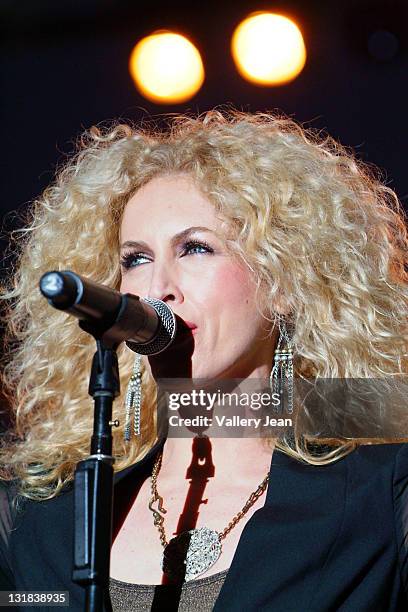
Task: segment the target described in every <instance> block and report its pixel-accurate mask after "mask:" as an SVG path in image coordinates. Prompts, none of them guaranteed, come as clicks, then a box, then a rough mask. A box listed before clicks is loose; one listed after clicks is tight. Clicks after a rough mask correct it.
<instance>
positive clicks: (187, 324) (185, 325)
mask: <svg viewBox="0 0 408 612" xmlns="http://www.w3.org/2000/svg"><path fill="white" fill-rule="evenodd" d="M180 318H181V317H180ZM179 331H180V333H183V332H184V333H187V332H189V333H190V334H192V335H195V333H196V332H197V325H196V324H195V323H193V322H192V321H186V320H185V319H181V325H180V326H179Z"/></svg>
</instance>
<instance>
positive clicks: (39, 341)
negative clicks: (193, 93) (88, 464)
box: [0, 111, 408, 500]
mask: <svg viewBox="0 0 408 612" xmlns="http://www.w3.org/2000/svg"><path fill="white" fill-rule="evenodd" d="M78 148H79V150H78V152H77V154H76V155H75V157H73V158H72V159H71V160H70V161H69V162H68V163H67V164H66V165H65V167H63V168H62V169H61V170H60V171H59V172H58V175H57V177H56V180H55V183H54V184H52V185H51V186H50V187H48V188H47V189H46V190H45V192H44V194H43V195H42V197H41V198H40V199H38V200H37V201H35V202H34V203H33V205H32V207H31V210H30V218H29V220H28V222H27V226H26V227H25V229H24V230H21V231H19V232H17V239H16V240H15V241H16V243H17V248H18V266H17V269H16V271H15V273H14V274H13V275H12V276H10V278H9V280H8V281H7V282H6V283H5V286H4V287H3V289H2V299H3V300H5V301H6V302H5V303H6V305H7V308H6V310H5V315H4V318H5V320H6V323H7V327H6V336H5V349H6V351H5V357H4V362H5V363H4V368H3V371H2V381H3V386H4V389H5V391H6V392H7V395H8V398H9V401H10V405H11V406H12V417H13V418H12V427H11V429H10V431H9V432H8V433H7V434H5V435H4V436H3V440H2V446H1V451H0V463H1V466H2V468H1V470H2V471H1V477H2V478H3V479H11V478H16V479H18V480H19V482H20V492H21V494H22V495H23V496H26V497H28V498H31V499H35V500H41V499H47V498H50V497H53V496H54V495H56V494H58V493H59V492H60V491H61V489H62V487H63V486H64V485H65V484H67V483H68V482H69V481H71V480H72V478H73V473H74V469H75V465H76V463H77V462H78V461H80V460H82V459H84V458H85V457H86V456H87V455H88V454H89V448H88V446H89V438H90V432H91V429H92V412H93V411H92V402H91V398H90V397H89V396H88V371H89V366H90V362H91V358H92V355H93V353H94V350H95V347H94V341H93V339H92V338H91V337H90V336H89V335H88V334H86V333H84V332H83V331H82V330H81V329H80V328H79V327H78V324H77V321H76V320H74V319H73V318H72V317H70V316H69V315H67V314H65V313H64V312H59V311H56V310H53V309H51V308H50V307H49V305H48V304H47V302H46V300H44V298H43V297H42V296H41V295H40V292H39V290H38V281H39V278H40V276H41V275H42V274H43V273H44V272H46V271H48V270H52V269H61V270H63V269H72V270H74V271H75V272H77V273H78V274H80V275H83V276H85V277H89V278H90V279H92V280H94V281H96V282H98V283H103V284H106V285H109V286H110V287H113V288H116V289H118V288H119V285H120V276H121V271H120V264H119V224H120V219H121V215H122V212H123V209H124V207H125V205H126V203H127V201H128V200H129V198H130V197H131V196H132V195H133V194H134V193H135V192H136V191H137V190H138V189H139V188H140V187H141V186H142V185H144V184H146V183H147V182H148V181H149V180H151V179H152V178H153V177H157V176H160V175H164V174H169V173H179V172H182V173H187V174H189V175H190V176H192V177H193V178H194V180H195V181H196V182H197V184H198V185H199V186H200V188H201V189H202V191H203V193H204V194H205V195H206V196H207V197H208V198H209V199H210V200H211V202H213V204H214V206H215V207H216V209H217V212H218V214H219V215H221V217H222V218H223V219H225V220H226V221H227V222H228V223H229V224H230V226H231V227H232V228H233V229H234V235H235V240H234V241H233V248H234V250H235V253H236V254H237V256H239V257H241V258H242V259H243V260H244V261H245V262H246V263H247V265H248V266H249V267H250V269H251V270H253V272H254V274H255V276H256V279H257V282H258V286H259V287H260V288H261V289H262V295H263V296H264V297H266V298H267V299H266V300H265V303H266V304H268V305H269V312H267V315H268V316H269V317H270V319H271V320H275V319H276V312H274V311H273V307H272V306H271V305H272V304H274V303H275V300H276V299H277V298H278V296H281V297H282V296H283V298H284V300H285V302H286V303H287V304H288V306H289V307H290V311H291V313H292V316H293V326H294V330H295V335H294V338H293V340H294V346H295V353H296V361H295V372H296V374H297V375H299V376H303V375H305V376H309V375H310V374H312V375H314V376H321V377H328V378H330V377H363V378H365V377H378V376H393V375H395V374H404V373H406V363H407V361H406V357H407V339H408V336H407V314H408V284H407V244H408V242H407V229H406V226H405V222H404V214H403V211H402V208H401V206H400V205H399V203H398V199H397V197H396V195H395V193H394V192H393V191H392V190H391V189H390V188H389V187H387V186H385V185H383V184H382V183H381V181H380V180H379V177H378V174H376V171H375V170H373V169H372V168H369V167H368V166H367V165H363V164H362V163H361V162H359V161H357V160H356V159H355V158H354V157H353V155H352V154H351V153H350V152H349V151H347V150H346V149H345V148H343V147H342V146H340V145H339V144H338V143H336V142H335V141H334V140H333V139H331V138H330V137H328V136H321V135H320V134H318V133H316V132H314V131H312V130H305V129H304V128H302V127H301V126H300V125H298V124H297V123H296V122H294V121H293V120H292V119H289V118H287V117H284V116H281V115H277V114H267V113H259V114H256V115H252V114H247V113H240V112H234V111H232V112H229V113H222V112H219V111H210V112H207V113H205V114H204V115H203V116H200V117H198V118H192V117H186V116H182V117H175V118H172V119H171V120H170V121H169V123H168V125H167V127H166V128H165V129H162V130H159V129H158V128H157V127H154V126H153V127H149V126H144V127H143V128H138V129H135V128H134V127H131V126H129V125H114V126H111V127H109V128H104V129H100V128H92V129H91V130H90V131H89V132H88V133H86V134H85V135H84V136H82V137H81V139H80V142H79V147H78ZM118 357H119V365H120V372H121V386H122V391H123V389H125V387H126V382H127V380H128V378H129V376H130V373H131V367H132V361H133V359H132V354H131V353H130V351H128V349H126V347H124V346H121V347H120V349H119V351H118ZM142 383H143V386H144V389H145V391H144V420H143V423H142V432H141V436H140V438H139V439H133V440H132V442H131V443H125V442H124V440H123V426H121V427H119V428H116V429H115V430H114V432H113V437H114V451H113V452H114V455H115V457H116V463H115V469H116V470H121V469H123V468H125V467H127V466H129V465H131V464H132V463H134V462H135V461H136V460H137V459H139V458H142V457H143V456H144V455H145V454H146V453H147V452H148V450H149V449H150V448H151V447H152V445H153V444H154V442H155V440H156V414H155V385H154V381H153V380H152V379H151V378H150V375H149V374H148V372H147V371H144V372H143V378H142ZM122 405H123V393H122V396H121V397H120V398H119V399H118V400H117V401H116V402H115V403H114V414H113V418H119V417H121V416H123V415H122V414H121V413H122ZM122 420H123V419H121V421H122ZM356 444H357V442H356V441H348V440H343V441H342V442H341V443H339V444H337V445H336V446H335V447H334V448H331V449H328V450H327V452H325V453H323V454H320V455H319V456H316V455H315V454H313V453H312V452H311V450H310V448H309V447H308V446H307V445H305V444H304V442H303V441H302V440H301V439H300V438H299V439H296V440H295V444H294V445H293V444H289V442H288V441H287V440H285V439H282V440H278V442H277V445H276V446H277V448H280V449H281V450H283V451H284V452H286V453H289V454H291V455H292V456H295V457H297V458H298V459H301V460H303V461H307V462H309V463H314V464H322V463H329V462H331V461H335V460H337V459H338V458H340V457H342V456H344V455H345V454H347V453H348V452H350V451H351V450H353V449H354V448H355V446H356Z"/></svg>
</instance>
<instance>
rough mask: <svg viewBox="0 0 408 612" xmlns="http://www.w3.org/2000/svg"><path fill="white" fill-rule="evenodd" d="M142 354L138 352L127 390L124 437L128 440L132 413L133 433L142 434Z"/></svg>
mask: <svg viewBox="0 0 408 612" xmlns="http://www.w3.org/2000/svg"><path fill="white" fill-rule="evenodd" d="M141 365H142V356H141V355H139V354H136V357H135V362H134V364H133V370H132V375H131V377H130V380H129V384H128V386H127V390H126V399H125V409H126V417H125V433H124V437H125V440H126V441H127V442H129V440H130V438H131V415H132V412H133V433H134V435H135V436H140V420H141V408H142V372H141Z"/></svg>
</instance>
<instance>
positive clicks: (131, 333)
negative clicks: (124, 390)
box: [40, 270, 177, 355]
mask: <svg viewBox="0 0 408 612" xmlns="http://www.w3.org/2000/svg"><path fill="white" fill-rule="evenodd" d="M40 291H41V293H42V294H43V296H44V297H46V298H47V300H48V303H49V304H50V305H51V306H53V307H54V308H56V309H57V310H63V311H65V312H68V313H69V314H72V315H73V316H74V317H77V318H78V319H80V327H81V328H82V329H84V330H85V331H90V330H91V329H92V328H93V330H96V331H97V332H103V333H105V332H109V335H110V337H112V338H113V339H114V340H116V343H117V344H119V343H120V342H122V341H123V340H126V344H127V346H128V347H129V348H130V349H131V350H132V351H134V352H135V353H139V354H141V355H156V354H157V353H161V352H162V351H164V350H165V349H166V348H167V347H168V346H170V344H171V343H172V342H173V340H174V337H175V335H176V327H177V325H176V317H175V315H174V312H173V311H172V310H171V308H170V307H169V306H167V304H165V303H164V302H162V301H161V300H156V299H154V298H139V297H138V296H137V295H132V294H131V293H125V294H123V293H120V292H119V291H115V290H114V289H111V288H110V287H107V286H106V285H100V284H98V283H95V282H93V281H91V280H89V279H86V278H83V277H81V276H79V275H78V274H75V273H74V272H71V271H70V270H63V271H62V272H58V271H50V272H46V273H45V274H43V275H42V277H41V279H40ZM90 333H92V331H91V332H90Z"/></svg>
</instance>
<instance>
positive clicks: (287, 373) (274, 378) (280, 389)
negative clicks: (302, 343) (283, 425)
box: [269, 319, 293, 414]
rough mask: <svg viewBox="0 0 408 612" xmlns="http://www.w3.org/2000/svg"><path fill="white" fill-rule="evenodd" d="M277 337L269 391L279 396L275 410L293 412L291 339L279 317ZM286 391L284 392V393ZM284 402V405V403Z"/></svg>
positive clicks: (282, 320)
mask: <svg viewBox="0 0 408 612" xmlns="http://www.w3.org/2000/svg"><path fill="white" fill-rule="evenodd" d="M278 324H279V339H278V344H277V346H276V349H275V355H274V363H273V367H272V370H271V373H270V376H269V385H270V389H271V392H272V393H273V394H277V395H278V396H279V399H280V402H279V405H278V406H277V407H276V411H280V412H281V413H283V412H284V410H285V408H286V412H287V413H288V414H292V413H293V339H292V338H291V337H290V336H289V333H288V330H287V326H286V321H285V320H284V319H279V321H278ZM285 391H286V393H285ZM285 404H286V405H285Z"/></svg>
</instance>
